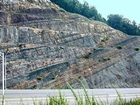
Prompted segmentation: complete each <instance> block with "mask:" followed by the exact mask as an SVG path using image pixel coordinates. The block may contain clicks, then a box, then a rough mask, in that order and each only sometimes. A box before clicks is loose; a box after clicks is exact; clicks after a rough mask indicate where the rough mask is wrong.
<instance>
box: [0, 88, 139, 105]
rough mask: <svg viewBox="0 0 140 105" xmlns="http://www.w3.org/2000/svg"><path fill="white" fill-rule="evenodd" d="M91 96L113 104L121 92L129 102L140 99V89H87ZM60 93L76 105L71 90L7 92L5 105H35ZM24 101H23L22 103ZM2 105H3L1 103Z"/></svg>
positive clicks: (78, 90) (0, 92)
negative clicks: (21, 104) (34, 102)
mask: <svg viewBox="0 0 140 105" xmlns="http://www.w3.org/2000/svg"><path fill="white" fill-rule="evenodd" d="M86 90H87V92H88V95H89V96H93V95H94V97H95V99H96V100H97V101H99V100H101V101H105V102H107V99H108V101H109V102H112V101H113V100H115V99H116V98H117V96H118V95H117V93H116V91H117V92H119V93H120V94H121V96H122V98H125V99H127V100H129V99H133V98H136V97H140V88H124V89H86ZM59 91H60V92H61V94H63V95H64V96H65V97H66V99H68V102H69V103H70V105H74V103H75V101H74V100H75V99H74V96H73V94H72V92H71V90H66V89H65V90H6V94H5V105H20V104H19V103H21V102H22V101H23V103H24V105H33V100H35V101H37V102H39V101H42V102H45V101H46V99H48V97H47V96H58V94H59ZM74 91H75V93H76V94H80V95H81V96H84V91H83V89H76V90H74ZM2 96H3V95H2V90H0V102H1V101H2ZM21 100H22V101H21ZM0 105H1V103H0Z"/></svg>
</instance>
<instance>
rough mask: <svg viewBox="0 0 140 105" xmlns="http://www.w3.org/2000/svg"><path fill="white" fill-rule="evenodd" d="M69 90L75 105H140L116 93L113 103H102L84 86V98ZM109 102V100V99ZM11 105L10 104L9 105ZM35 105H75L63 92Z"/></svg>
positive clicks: (22, 103) (138, 102) (49, 96)
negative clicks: (89, 93)
mask: <svg viewBox="0 0 140 105" xmlns="http://www.w3.org/2000/svg"><path fill="white" fill-rule="evenodd" d="M81 84H82V83H81ZM67 85H68V87H69V89H70V90H71V92H72V93H73V96H74V99H75V104H74V105H140V98H135V99H130V100H127V101H126V100H125V99H123V98H122V97H121V95H120V94H119V93H118V92H117V91H116V93H117V96H118V97H117V98H116V100H114V101H113V102H111V103H109V102H108V101H107V102H104V101H102V100H101V99H99V100H98V101H97V100H96V98H95V97H94V95H92V96H89V95H88V93H87V90H86V89H85V86H84V85H83V84H82V87H83V91H84V97H83V96H82V95H81V94H76V93H75V91H74V90H73V88H72V87H71V86H70V85H69V84H68V83H67ZM4 100H5V95H4V96H3V99H2V105H8V104H4V102H5V101H4ZM107 100H108V99H107ZM9 105H10V104H9ZM17 105H25V104H24V102H23V100H22V99H21V100H20V104H17ZM33 105H73V104H69V103H68V99H67V98H66V97H65V96H64V95H62V94H61V92H60V91H59V92H58V96H51V95H48V96H47V97H46V101H45V102H43V101H37V100H35V99H33Z"/></svg>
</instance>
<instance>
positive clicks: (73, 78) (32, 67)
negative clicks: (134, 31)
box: [0, 0, 140, 89]
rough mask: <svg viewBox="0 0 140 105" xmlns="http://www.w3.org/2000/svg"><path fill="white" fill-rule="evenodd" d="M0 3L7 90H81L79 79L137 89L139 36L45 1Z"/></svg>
mask: <svg viewBox="0 0 140 105" xmlns="http://www.w3.org/2000/svg"><path fill="white" fill-rule="evenodd" d="M0 7H1V10H0V14H1V17H0V22H1V26H0V51H1V52H4V53H5V55H6V76H7V82H6V83H7V88H10V89H11V88H14V89H21V88H26V89H29V88H30V89H31V88H41V89H42V88H67V85H66V82H68V83H70V85H71V86H72V87H74V88H81V84H80V82H79V81H82V83H83V84H84V85H85V87H86V88H117V87H120V88H122V87H123V88H125V87H140V64H139V63H140V61H139V58H140V52H139V51H137V50H136V48H139V47H140V38H139V37H136V36H128V35H126V34H124V33H122V32H120V31H118V30H115V29H113V28H111V27H109V26H108V25H106V24H104V23H101V22H98V21H91V20H88V19H87V18H85V17H83V16H80V15H78V14H72V13H68V12H66V11H65V10H63V9H61V8H59V7H58V6H57V5H55V4H53V3H51V2H50V1H43V3H42V2H38V1H29V0H27V1H25V2H23V1H22V3H15V4H5V3H4V4H1V5H0ZM0 68H1V67H0ZM0 70H1V69H0ZM1 76H2V73H0V77H1ZM1 84H2V81H1V80H0V87H1V86H2V85H1Z"/></svg>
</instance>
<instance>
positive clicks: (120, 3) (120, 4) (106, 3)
mask: <svg viewBox="0 0 140 105" xmlns="http://www.w3.org/2000/svg"><path fill="white" fill-rule="evenodd" d="M79 1H80V2H81V3H82V4H83V3H84V1H87V2H88V4H89V6H94V7H96V9H97V10H98V13H100V14H101V15H102V17H104V18H106V19H107V16H108V15H109V14H119V15H123V17H124V18H128V19H129V20H131V21H133V20H135V21H136V23H137V24H139V23H140V0H79Z"/></svg>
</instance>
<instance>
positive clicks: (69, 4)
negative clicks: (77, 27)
mask: <svg viewBox="0 0 140 105" xmlns="http://www.w3.org/2000/svg"><path fill="white" fill-rule="evenodd" d="M51 2H53V3H55V4H57V5H59V6H60V7H61V8H63V9H64V10H66V11H68V12H72V13H77V14H80V15H83V16H85V17H87V18H89V19H91V20H97V21H101V22H104V23H107V24H108V25H109V26H111V27H113V28H115V29H117V30H120V31H122V32H124V33H126V34H128V35H140V24H138V25H137V23H136V21H135V20H133V21H130V20H129V19H128V18H124V17H123V16H122V15H119V14H110V15H108V17H107V19H105V18H104V17H102V15H101V14H100V13H98V10H97V9H96V8H95V7H94V6H90V5H89V4H88V2H86V1H84V3H83V4H81V3H80V2H79V1H78V0H51Z"/></svg>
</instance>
